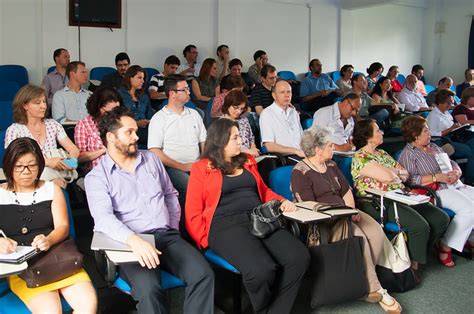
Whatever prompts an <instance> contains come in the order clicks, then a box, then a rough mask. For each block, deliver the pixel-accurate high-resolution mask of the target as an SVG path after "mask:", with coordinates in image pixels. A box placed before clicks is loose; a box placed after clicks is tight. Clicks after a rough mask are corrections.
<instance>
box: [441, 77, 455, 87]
mask: <svg viewBox="0 0 474 314" xmlns="http://www.w3.org/2000/svg"><path fill="white" fill-rule="evenodd" d="M447 80H451V81H452V80H453V79H452V78H450V77H449V76H445V77H443V78H442V79H440V80H439V81H438V85H440V84H444V83H446V81H447Z"/></svg>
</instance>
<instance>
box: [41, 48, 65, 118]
mask: <svg viewBox="0 0 474 314" xmlns="http://www.w3.org/2000/svg"><path fill="white" fill-rule="evenodd" d="M69 58H70V56H69V52H68V51H67V50H66V49H64V48H59V49H56V50H54V53H53V61H54V64H55V65H56V66H55V68H54V70H53V71H51V72H50V73H48V74H46V76H45V77H44V78H43V81H42V82H41V87H42V88H43V89H44V90H45V92H46V97H47V101H48V108H49V109H48V111H50V110H51V106H52V105H53V96H54V93H56V92H57V91H58V90H61V89H63V88H64V86H66V84H67V82H68V78H67V76H66V67H67V65H68V64H69Z"/></svg>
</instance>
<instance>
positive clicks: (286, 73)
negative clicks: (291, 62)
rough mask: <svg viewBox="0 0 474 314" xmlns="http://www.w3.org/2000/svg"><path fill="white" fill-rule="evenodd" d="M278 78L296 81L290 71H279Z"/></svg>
mask: <svg viewBox="0 0 474 314" xmlns="http://www.w3.org/2000/svg"><path fill="white" fill-rule="evenodd" d="M277 75H278V77H279V78H281V79H282V80H294V81H296V75H295V73H293V72H292V71H280V72H278V73H277Z"/></svg>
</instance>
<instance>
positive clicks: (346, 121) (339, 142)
mask: <svg viewBox="0 0 474 314" xmlns="http://www.w3.org/2000/svg"><path fill="white" fill-rule="evenodd" d="M359 109H360V96H359V95H357V94H355V93H349V94H347V95H346V96H345V97H344V98H343V99H342V101H340V102H336V103H335V104H334V105H332V106H329V107H324V108H321V109H319V110H318V111H316V112H315V113H314V120H313V125H317V126H325V127H328V128H331V129H332V130H333V132H334V133H333V137H332V142H333V144H334V149H335V150H336V151H340V152H348V151H352V150H354V148H355V147H354V145H353V144H352V140H351V137H352V131H353V130H354V124H355V121H354V118H355V117H356V116H357V114H358V113H359Z"/></svg>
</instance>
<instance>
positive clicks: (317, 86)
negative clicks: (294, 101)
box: [300, 73, 337, 97]
mask: <svg viewBox="0 0 474 314" xmlns="http://www.w3.org/2000/svg"><path fill="white" fill-rule="evenodd" d="M336 89H337V85H336V83H334V81H333V80H332V79H331V78H330V77H329V75H327V74H324V73H321V75H320V76H318V77H314V76H313V75H310V76H308V77H306V78H305V79H304V80H303V82H301V88H300V96H301V97H305V96H308V95H311V94H314V93H316V92H319V91H321V90H336Z"/></svg>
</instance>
